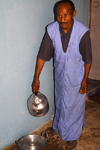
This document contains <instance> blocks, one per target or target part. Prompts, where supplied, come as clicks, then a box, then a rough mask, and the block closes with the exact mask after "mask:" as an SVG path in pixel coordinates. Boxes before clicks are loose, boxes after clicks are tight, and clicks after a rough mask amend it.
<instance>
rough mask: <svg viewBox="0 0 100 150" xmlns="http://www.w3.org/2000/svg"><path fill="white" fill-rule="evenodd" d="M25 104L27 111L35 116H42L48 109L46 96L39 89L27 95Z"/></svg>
mask: <svg viewBox="0 0 100 150" xmlns="http://www.w3.org/2000/svg"><path fill="white" fill-rule="evenodd" d="M27 104H28V110H29V113H30V114H31V115H32V116H35V117H41V116H44V115H45V114H46V113H47V112H48V110H49V103H48V100H47V97H46V96H45V95H43V94H42V93H40V92H39V91H38V92H37V93H36V94H32V95H31V96H30V97H29V99H28V102H27Z"/></svg>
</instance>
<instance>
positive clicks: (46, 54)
mask: <svg viewBox="0 0 100 150" xmlns="http://www.w3.org/2000/svg"><path fill="white" fill-rule="evenodd" d="M52 57H53V43H52V40H51V39H50V37H49V34H48V32H47V31H46V33H45V35H44V38H43V40H42V43H41V46H40V49H39V53H38V58H40V59H42V60H44V61H49V60H50V59H51V58H52Z"/></svg>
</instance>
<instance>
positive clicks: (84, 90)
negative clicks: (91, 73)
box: [79, 86, 87, 94]
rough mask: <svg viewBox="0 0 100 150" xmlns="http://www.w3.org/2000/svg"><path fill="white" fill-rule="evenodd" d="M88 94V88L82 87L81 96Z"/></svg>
mask: <svg viewBox="0 0 100 150" xmlns="http://www.w3.org/2000/svg"><path fill="white" fill-rule="evenodd" d="M86 92H87V87H86V86H82V87H81V89H80V91H79V93H81V94H85V93H86Z"/></svg>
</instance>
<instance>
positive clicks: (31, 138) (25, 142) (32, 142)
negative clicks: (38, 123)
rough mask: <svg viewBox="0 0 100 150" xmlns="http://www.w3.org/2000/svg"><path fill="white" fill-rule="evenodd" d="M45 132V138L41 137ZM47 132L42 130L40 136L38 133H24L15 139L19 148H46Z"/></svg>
mask: <svg viewBox="0 0 100 150" xmlns="http://www.w3.org/2000/svg"><path fill="white" fill-rule="evenodd" d="M44 133H45V135H46V138H45V137H43V134H44ZM47 136H48V135H47V133H46V132H44V131H43V133H42V136H40V135H26V136H23V137H22V138H20V139H19V140H18V141H15V143H16V145H17V147H18V148H19V150H46V144H47V140H46V139H47Z"/></svg>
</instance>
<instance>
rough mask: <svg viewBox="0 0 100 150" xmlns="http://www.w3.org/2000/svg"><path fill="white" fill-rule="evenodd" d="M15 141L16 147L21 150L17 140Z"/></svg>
mask: <svg viewBox="0 0 100 150" xmlns="http://www.w3.org/2000/svg"><path fill="white" fill-rule="evenodd" d="M15 143H16V145H17V147H18V148H19V149H20V150H23V149H22V148H21V145H20V144H19V142H18V141H15Z"/></svg>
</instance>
